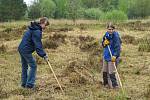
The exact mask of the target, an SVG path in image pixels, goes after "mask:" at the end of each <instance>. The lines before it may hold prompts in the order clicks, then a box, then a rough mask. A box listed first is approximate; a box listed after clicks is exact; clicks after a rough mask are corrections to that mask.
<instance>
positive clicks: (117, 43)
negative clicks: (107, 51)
mask: <svg viewBox="0 0 150 100" xmlns="http://www.w3.org/2000/svg"><path fill="white" fill-rule="evenodd" d="M114 41H115V43H114V54H113V56H116V57H118V56H120V51H121V50H120V49H121V39H120V36H119V34H118V33H117V34H116V35H115V37H114Z"/></svg>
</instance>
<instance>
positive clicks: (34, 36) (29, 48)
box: [18, 22, 46, 57]
mask: <svg viewBox="0 0 150 100" xmlns="http://www.w3.org/2000/svg"><path fill="white" fill-rule="evenodd" d="M41 39H42V27H41V26H40V25H39V23H37V22H31V25H30V26H29V27H28V30H27V31H26V32H25V33H24V36H23V38H22V41H21V43H20V45H19V47H18V51H19V52H20V53H24V54H31V53H33V52H34V51H36V52H37V54H38V55H39V56H40V57H44V56H46V53H45V51H44V50H43V46H42V41H41Z"/></svg>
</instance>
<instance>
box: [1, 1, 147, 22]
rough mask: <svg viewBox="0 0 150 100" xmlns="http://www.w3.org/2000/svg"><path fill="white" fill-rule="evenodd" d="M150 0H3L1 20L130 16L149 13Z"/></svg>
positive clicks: (114, 18) (120, 18) (143, 16)
mask: <svg viewBox="0 0 150 100" xmlns="http://www.w3.org/2000/svg"><path fill="white" fill-rule="evenodd" d="M149 5H150V0H34V2H32V4H31V5H30V6H27V5H26V4H25V2H24V1H23V0H0V21H9V20H21V19H36V18H39V17H41V16H47V17H49V18H54V19H61V18H64V19H73V20H76V19H96V20H127V19H133V18H134V19H136V18H146V17H149V16H150V10H149V9H150V6H149Z"/></svg>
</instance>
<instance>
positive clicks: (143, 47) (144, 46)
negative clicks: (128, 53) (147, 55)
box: [138, 37, 150, 52]
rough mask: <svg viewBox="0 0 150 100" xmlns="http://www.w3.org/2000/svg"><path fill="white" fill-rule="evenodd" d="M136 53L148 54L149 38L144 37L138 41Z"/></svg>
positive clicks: (149, 48) (149, 47) (149, 49)
mask: <svg viewBox="0 0 150 100" xmlns="http://www.w3.org/2000/svg"><path fill="white" fill-rule="evenodd" d="M138 42H139V48H138V51H144V52H150V37H144V38H143V39H140V40H139V41H138Z"/></svg>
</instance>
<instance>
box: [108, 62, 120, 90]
mask: <svg viewBox="0 0 150 100" xmlns="http://www.w3.org/2000/svg"><path fill="white" fill-rule="evenodd" d="M108 67H109V77H110V80H111V82H112V86H113V88H115V87H118V83H117V78H116V75H115V71H116V70H115V66H114V63H113V62H108Z"/></svg>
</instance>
